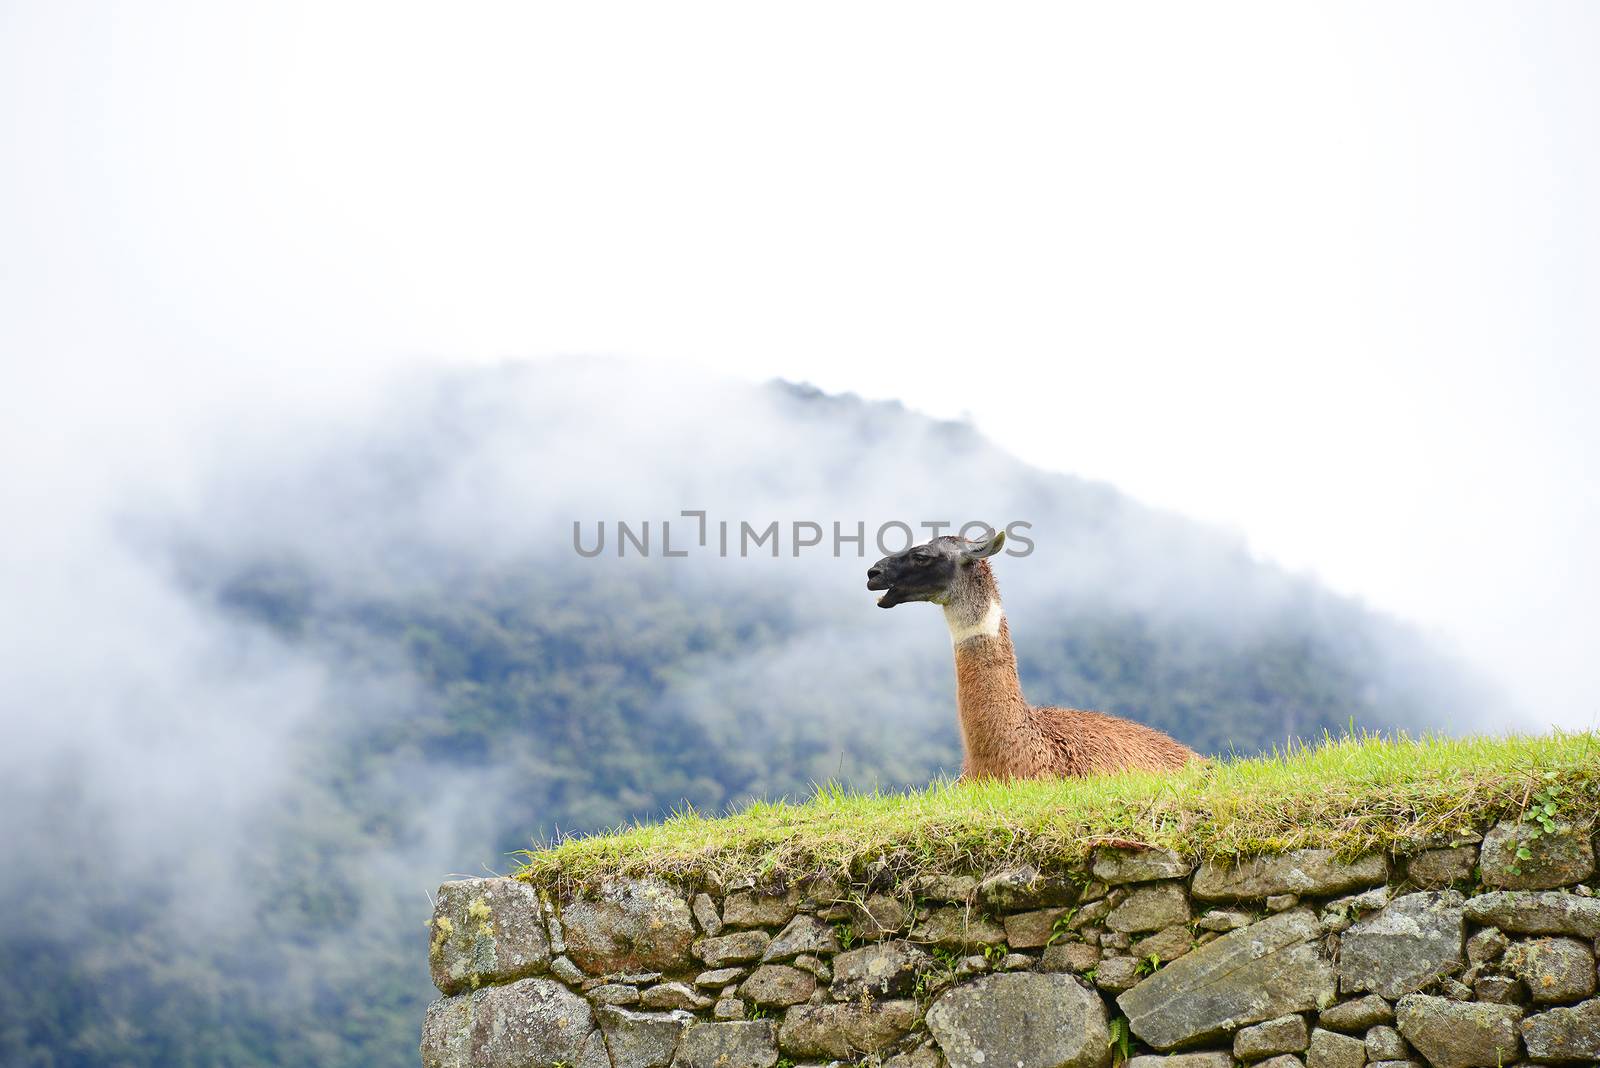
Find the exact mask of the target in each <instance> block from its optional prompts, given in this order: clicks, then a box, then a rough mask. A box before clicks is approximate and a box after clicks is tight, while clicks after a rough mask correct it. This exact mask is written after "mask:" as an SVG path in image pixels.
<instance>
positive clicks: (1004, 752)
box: [944, 575, 1032, 774]
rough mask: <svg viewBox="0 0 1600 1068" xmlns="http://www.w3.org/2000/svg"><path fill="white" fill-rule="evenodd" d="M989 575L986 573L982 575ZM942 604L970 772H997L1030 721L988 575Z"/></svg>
mask: <svg viewBox="0 0 1600 1068" xmlns="http://www.w3.org/2000/svg"><path fill="white" fill-rule="evenodd" d="M981 577H982V578H984V579H988V576H987V575H984V576H981ZM976 585H977V586H978V588H977V589H975V590H973V591H971V593H970V595H968V596H963V597H961V598H958V599H956V600H954V601H952V602H951V603H950V604H948V605H946V606H945V609H944V615H945V622H946V623H948V624H949V626H950V642H951V645H952V646H953V647H954V652H955V661H956V708H957V710H958V711H959V713H960V716H961V739H962V744H963V746H964V748H965V749H966V754H967V772H968V773H969V774H997V773H999V769H1001V768H1003V767H1004V766H1005V765H1006V760H1007V756H1008V754H1010V753H1013V752H1014V751H1015V749H1016V746H1017V743H1018V741H1019V732H1021V733H1026V732H1027V731H1028V730H1029V729H1030V728H1031V725H1032V720H1031V717H1030V716H1029V715H1028V702H1027V701H1026V699H1024V698H1023V696H1022V683H1021V682H1020V681H1019V680H1018V678H1017V656H1016V652H1015V651H1014V650H1013V649H1012V647H1011V631H1010V628H1009V627H1007V626H1006V617H1005V611H1004V609H1002V608H1001V606H1000V592H999V590H997V589H995V588H994V583H993V581H992V579H989V580H988V581H985V582H982V583H977V584H976Z"/></svg>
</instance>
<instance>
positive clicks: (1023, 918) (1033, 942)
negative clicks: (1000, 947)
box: [1004, 908, 1067, 949]
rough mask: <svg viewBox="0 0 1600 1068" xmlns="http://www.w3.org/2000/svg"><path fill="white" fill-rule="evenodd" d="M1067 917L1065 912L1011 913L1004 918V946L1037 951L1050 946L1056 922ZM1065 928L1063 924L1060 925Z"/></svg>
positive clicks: (1038, 910) (1058, 910) (1041, 910)
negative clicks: (1041, 947)
mask: <svg viewBox="0 0 1600 1068" xmlns="http://www.w3.org/2000/svg"><path fill="white" fill-rule="evenodd" d="M1065 915H1067V910H1066V909H1064V908H1059V909H1035V910H1034V911H1032V912H1013V913H1012V914H1011V915H1009V916H1007V917H1005V920H1004V923H1005V928H1006V945H1008V946H1014V947H1016V948H1017V949H1038V948H1039V947H1040V946H1045V945H1049V944H1050V939H1052V938H1054V937H1055V936H1056V929H1055V925H1056V921H1057V920H1059V919H1061V917H1063V916H1065ZM1062 926H1063V927H1065V926H1066V924H1065V923H1063V924H1062Z"/></svg>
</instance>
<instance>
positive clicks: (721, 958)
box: [694, 931, 772, 968]
mask: <svg viewBox="0 0 1600 1068" xmlns="http://www.w3.org/2000/svg"><path fill="white" fill-rule="evenodd" d="M771 944H772V936H771V935H769V934H767V932H765V931H737V932H735V933H733V934H725V935H717V936H716V937H715V938H702V939H700V940H699V941H698V942H696V943H695V944H694V955H695V956H697V957H699V958H700V959H701V960H702V961H704V962H705V965H706V967H708V968H726V967H727V966H728V965H730V964H743V963H745V962H746V961H752V960H759V959H760V958H761V955H762V954H763V953H765V952H766V951H767V947H768V946H770V945H771Z"/></svg>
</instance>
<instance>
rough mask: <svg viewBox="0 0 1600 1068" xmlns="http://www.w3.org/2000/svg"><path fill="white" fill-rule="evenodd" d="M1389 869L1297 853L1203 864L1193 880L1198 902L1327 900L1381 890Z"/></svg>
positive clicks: (1321, 852)
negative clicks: (1291, 897)
mask: <svg viewBox="0 0 1600 1068" xmlns="http://www.w3.org/2000/svg"><path fill="white" fill-rule="evenodd" d="M1388 876H1389V869H1388V865H1387V863H1386V862H1385V861H1384V859H1383V857H1381V856H1378V855H1377V854H1368V855H1366V856H1363V857H1358V858H1357V859H1355V860H1353V861H1350V862H1348V863H1347V862H1344V861H1341V860H1339V859H1338V858H1337V856H1335V854H1334V853H1333V851H1332V850H1328V849H1299V850H1295V851H1294V852H1292V853H1284V854H1281V855H1278V856H1272V857H1260V858H1256V859H1253V860H1245V861H1242V862H1239V863H1237V864H1229V863H1226V862H1221V861H1210V860H1208V861H1205V862H1203V863H1202V864H1201V865H1200V870H1199V871H1198V872H1196V873H1195V877H1194V890H1193V892H1194V896H1195V898H1196V899H1197V900H1200V901H1247V900H1259V899H1264V898H1266V897H1269V896H1271V895H1273V894H1300V895H1302V896H1306V897H1325V896H1327V895H1329V894H1342V893H1346V892H1348V891H1351V890H1360V889H1363V888H1365V887H1369V886H1377V885H1379V884H1380V883H1383V882H1385V881H1386V880H1387V879H1388Z"/></svg>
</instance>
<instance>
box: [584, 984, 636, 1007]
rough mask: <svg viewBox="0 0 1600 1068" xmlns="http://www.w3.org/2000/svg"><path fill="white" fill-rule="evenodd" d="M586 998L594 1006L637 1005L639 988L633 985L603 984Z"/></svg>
mask: <svg viewBox="0 0 1600 1068" xmlns="http://www.w3.org/2000/svg"><path fill="white" fill-rule="evenodd" d="M586 996H587V997H588V999H589V1002H590V1004H593V1005H637V1004H638V1003H639V988H638V987H636V986H634V985H633V984H631V983H601V984H600V985H599V986H597V987H594V988H593V989H591V990H590V991H589V992H588V993H587V995H586Z"/></svg>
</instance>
